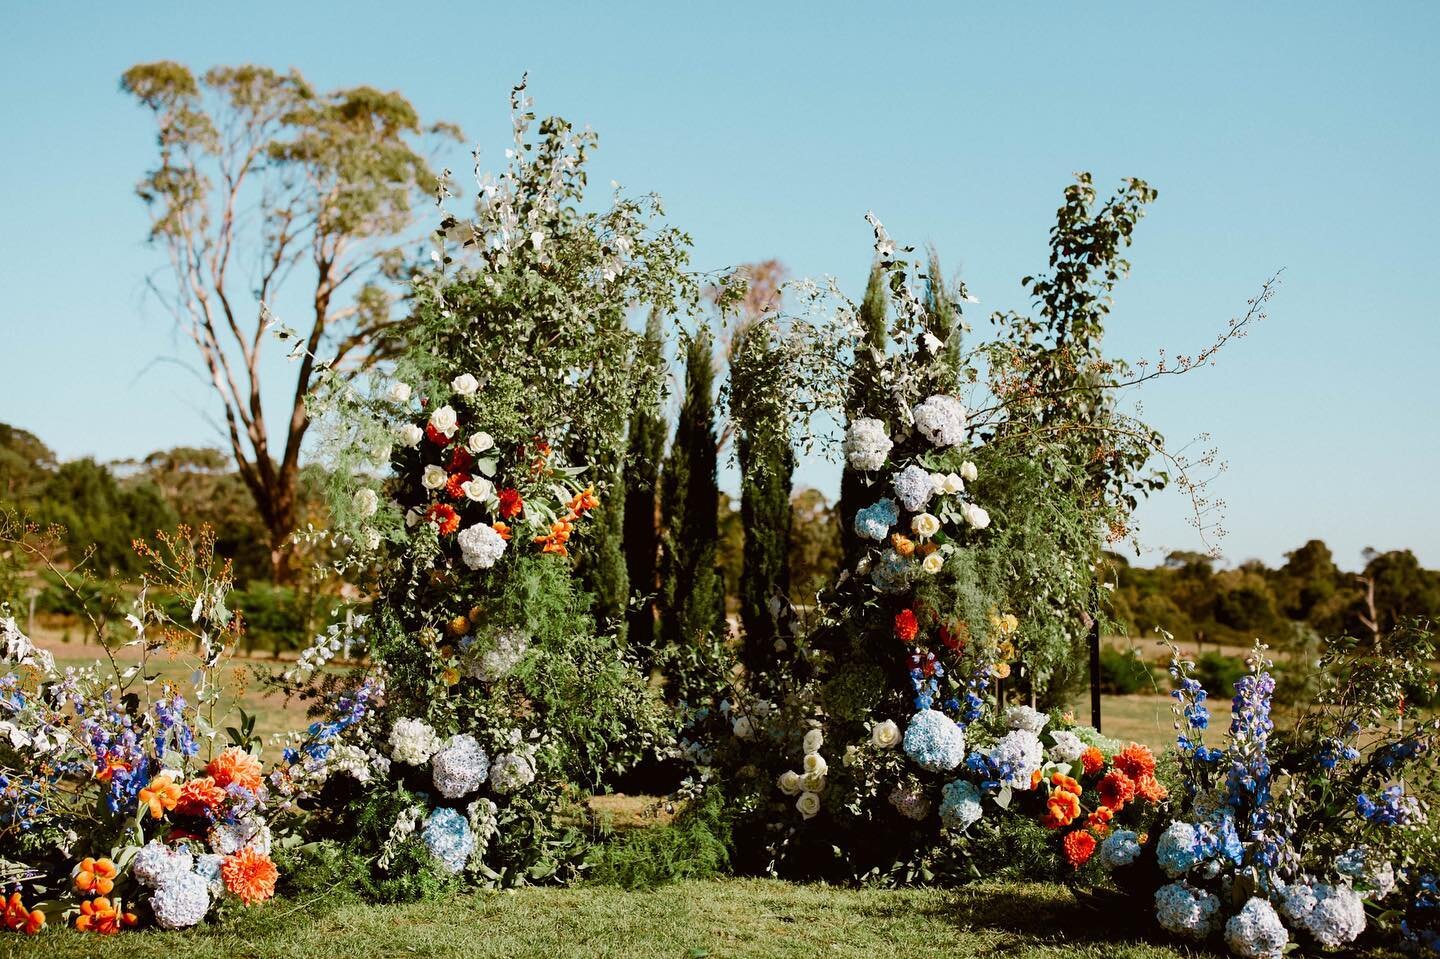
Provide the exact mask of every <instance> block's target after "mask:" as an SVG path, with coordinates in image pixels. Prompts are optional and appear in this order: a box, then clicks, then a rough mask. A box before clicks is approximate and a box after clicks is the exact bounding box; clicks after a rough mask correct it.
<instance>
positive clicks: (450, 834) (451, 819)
mask: <svg viewBox="0 0 1440 959" xmlns="http://www.w3.org/2000/svg"><path fill="white" fill-rule="evenodd" d="M421 837H422V838H423V839H424V840H425V848H427V849H429V850H430V854H431V855H432V856H434V857H435V859H436V861H437V862H438V863H439V864H440V867H441V868H442V869H444V870H445V871H446V872H449V873H458V872H459V871H460V870H462V869H464V868H465V863H466V862H468V861H469V859H470V854H471V853H472V852H474V851H475V833H474V832H472V831H471V830H470V823H469V822H467V821H466V819H465V817H464V816H462V815H460V814H459V813H458V812H456V811H455V810H453V809H450V808H449V807H447V806H441V807H440V808H439V809H437V810H435V811H434V812H432V813H431V814H430V818H429V819H428V820H426V822H425V829H424V831H423V832H422V833H421Z"/></svg>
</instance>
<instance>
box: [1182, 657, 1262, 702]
mask: <svg viewBox="0 0 1440 959" xmlns="http://www.w3.org/2000/svg"><path fill="white" fill-rule="evenodd" d="M1247 672H1249V670H1248V669H1247V668H1246V666H1245V661H1244V660H1243V659H1239V658H1237V657H1235V656H1226V655H1224V654H1223V653H1217V652H1213V651H1211V652H1208V653H1204V654H1203V655H1201V656H1200V657H1199V658H1198V659H1196V661H1195V678H1196V679H1198V680H1199V681H1200V684H1201V685H1202V686H1204V687H1205V688H1206V689H1208V690H1211V691H1212V692H1213V693H1214V694H1215V695H1217V696H1220V697H1225V696H1229V695H1230V694H1231V693H1233V692H1234V690H1235V683H1236V682H1238V681H1239V679H1240V677H1241V676H1244V675H1245V674H1246V673H1247Z"/></svg>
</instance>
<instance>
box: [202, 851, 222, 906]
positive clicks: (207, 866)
mask: <svg viewBox="0 0 1440 959" xmlns="http://www.w3.org/2000/svg"><path fill="white" fill-rule="evenodd" d="M224 862H225V857H224V856H221V855H217V854H216V853H212V852H207V853H205V854H204V855H203V856H196V857H195V875H197V876H199V877H200V878H201V879H204V880H205V882H206V884H208V885H209V886H210V895H211V897H212V898H216V899H218V898H220V897H221V896H223V895H225V880H224V878H222V877H221V875H220V866H221V865H223V864H224Z"/></svg>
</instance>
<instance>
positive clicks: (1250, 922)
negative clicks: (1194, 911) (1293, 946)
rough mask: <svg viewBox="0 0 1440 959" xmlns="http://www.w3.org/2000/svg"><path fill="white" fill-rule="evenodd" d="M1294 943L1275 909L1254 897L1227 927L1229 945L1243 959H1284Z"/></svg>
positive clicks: (1226, 943) (1227, 942) (1226, 938)
mask: <svg viewBox="0 0 1440 959" xmlns="http://www.w3.org/2000/svg"><path fill="white" fill-rule="evenodd" d="M1289 943H1290V933H1289V932H1287V931H1286V929H1285V924H1284V923H1283V922H1281V921H1280V916H1279V915H1277V914H1276V912H1275V907H1274V906H1272V905H1270V903H1269V902H1267V901H1266V900H1264V899H1260V898H1258V897H1253V896H1252V897H1251V898H1250V900H1249V901H1247V902H1246V903H1245V905H1244V906H1243V907H1241V909H1240V911H1239V912H1237V913H1236V914H1235V915H1233V916H1231V917H1230V921H1229V922H1227V923H1225V945H1227V946H1229V947H1230V951H1231V952H1233V953H1235V955H1237V956H1241V957H1243V959H1280V956H1282V955H1283V954H1284V952H1285V947H1286V946H1287V945H1289Z"/></svg>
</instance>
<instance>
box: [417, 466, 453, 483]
mask: <svg viewBox="0 0 1440 959" xmlns="http://www.w3.org/2000/svg"><path fill="white" fill-rule="evenodd" d="M449 481H450V474H449V473H447V472H445V470H444V469H443V468H441V467H439V466H436V465H434V464H433V463H432V464H431V465H429V466H427V467H425V472H424V473H423V474H421V476H420V485H421V486H424V487H425V488H426V489H442V488H443V487H444V486H445V484H446V483H448V482H449Z"/></svg>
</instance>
